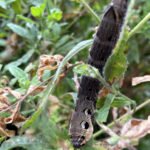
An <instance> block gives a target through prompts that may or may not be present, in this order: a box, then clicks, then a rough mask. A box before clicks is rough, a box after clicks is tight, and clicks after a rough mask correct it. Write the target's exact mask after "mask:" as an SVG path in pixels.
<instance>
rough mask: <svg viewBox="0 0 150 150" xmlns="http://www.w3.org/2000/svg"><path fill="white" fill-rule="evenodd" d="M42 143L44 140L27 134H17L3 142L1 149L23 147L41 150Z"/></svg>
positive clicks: (28, 149) (7, 149) (30, 149)
mask: <svg viewBox="0 0 150 150" xmlns="http://www.w3.org/2000/svg"><path fill="white" fill-rule="evenodd" d="M41 144H42V142H40V140H39V139H34V138H29V137H27V136H15V137H12V138H10V139H8V140H6V141H5V142H3V143H2V145H1V147H0V150H10V149H13V148H17V147H22V148H24V149H27V150H41V148H42V147H41ZM43 146H44V145H43Z"/></svg>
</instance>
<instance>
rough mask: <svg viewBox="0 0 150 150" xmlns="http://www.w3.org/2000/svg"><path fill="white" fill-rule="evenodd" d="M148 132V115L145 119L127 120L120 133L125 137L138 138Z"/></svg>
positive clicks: (149, 130) (149, 131)
mask: <svg viewBox="0 0 150 150" xmlns="http://www.w3.org/2000/svg"><path fill="white" fill-rule="evenodd" d="M149 133H150V116H149V117H148V119H147V120H140V119H132V120H130V121H129V122H127V123H126V124H125V125H124V126H123V128H122V131H121V135H122V136H124V137H127V138H132V139H133V138H136V139H140V138H142V137H144V136H145V135H147V134H149Z"/></svg>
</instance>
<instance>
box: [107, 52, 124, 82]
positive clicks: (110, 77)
mask: <svg viewBox="0 0 150 150" xmlns="http://www.w3.org/2000/svg"><path fill="white" fill-rule="evenodd" d="M126 69H127V58H126V56H125V54H124V53H122V52H116V53H114V54H113V55H112V56H111V57H110V58H109V59H108V61H107V64H106V66H105V68H104V75H105V78H106V80H107V81H110V82H112V81H114V80H116V79H117V80H119V79H122V78H123V77H124V73H125V71H126Z"/></svg>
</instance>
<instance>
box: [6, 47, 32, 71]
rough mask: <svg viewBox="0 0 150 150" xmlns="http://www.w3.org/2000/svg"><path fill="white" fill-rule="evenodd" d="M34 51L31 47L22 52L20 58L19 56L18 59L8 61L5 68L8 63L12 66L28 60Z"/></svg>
mask: <svg viewBox="0 0 150 150" xmlns="http://www.w3.org/2000/svg"><path fill="white" fill-rule="evenodd" d="M33 53H34V50H33V49H31V50H29V51H28V52H27V53H26V54H24V55H23V56H22V57H21V58H19V59H18V60H16V61H14V62H11V63H9V64H8V65H6V66H5V70H7V68H8V66H9V65H13V66H20V65H21V64H25V63H27V62H28V61H29V59H30V58H31V57H32V55H33Z"/></svg>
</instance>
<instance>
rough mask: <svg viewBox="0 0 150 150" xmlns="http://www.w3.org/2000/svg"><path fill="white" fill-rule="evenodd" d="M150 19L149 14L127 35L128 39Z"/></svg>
mask: <svg viewBox="0 0 150 150" xmlns="http://www.w3.org/2000/svg"><path fill="white" fill-rule="evenodd" d="M149 19H150V13H148V14H147V15H146V16H145V17H144V18H143V19H142V20H141V21H140V22H139V23H138V24H137V25H136V26H135V27H134V28H133V29H132V30H131V31H130V33H129V34H128V38H127V39H130V38H131V37H132V36H133V35H134V34H135V33H137V32H138V31H139V30H140V29H141V28H142V27H143V26H144V25H145V23H146V22H147V21H148V20H149Z"/></svg>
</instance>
